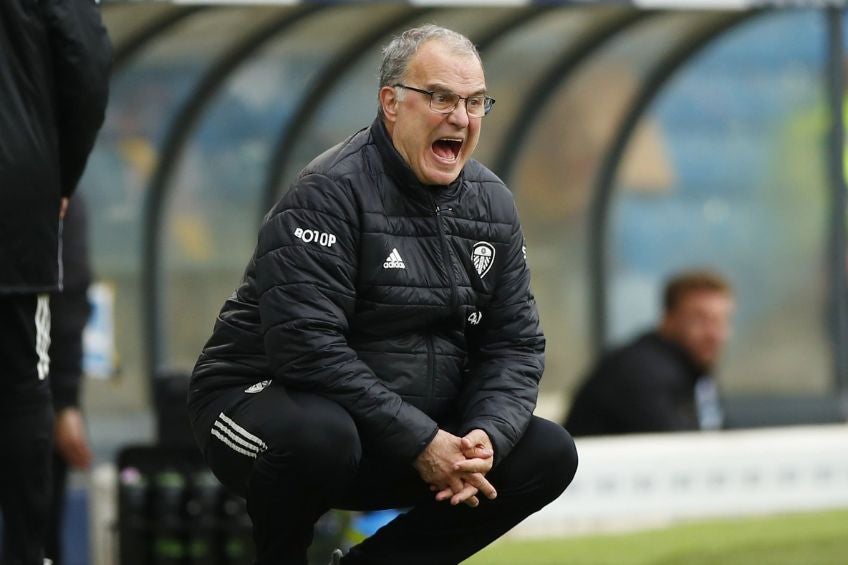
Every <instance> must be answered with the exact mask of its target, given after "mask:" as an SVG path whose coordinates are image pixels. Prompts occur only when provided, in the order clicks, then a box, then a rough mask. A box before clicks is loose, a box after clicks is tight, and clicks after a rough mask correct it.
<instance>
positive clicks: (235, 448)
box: [212, 428, 257, 459]
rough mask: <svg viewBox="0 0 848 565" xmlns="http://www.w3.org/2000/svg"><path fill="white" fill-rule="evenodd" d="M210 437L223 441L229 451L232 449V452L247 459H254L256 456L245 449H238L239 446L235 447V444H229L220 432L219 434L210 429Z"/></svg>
mask: <svg viewBox="0 0 848 565" xmlns="http://www.w3.org/2000/svg"><path fill="white" fill-rule="evenodd" d="M212 435H213V436H215V437H216V438H218V439H220V440H221V441H223V442H224V444H225V445H226V446H227V447H229V448H230V449H232V450H233V451H235V452H237V453H241V454H242V455H247V456H248V457H252V458H253V459H256V455H257V454H256V453H254V452H252V451H248V450H246V449H242V448H240V447H239V446H237V445H236V444H234V443H233V442H231V441H230V440H229V439H228V438H227V437H226V436H224V435H223V434H222V433H221V432H219V431H218V430H216V429H215V428H212Z"/></svg>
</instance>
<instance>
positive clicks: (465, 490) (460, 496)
mask: <svg viewBox="0 0 848 565" xmlns="http://www.w3.org/2000/svg"><path fill="white" fill-rule="evenodd" d="M475 494H477V487H475V486H474V485H472V484H471V483H465V485H464V486H463V487H462V490H460V491H459V492H457V493H456V494H454V495H453V496H452V497H451V499H450V503H451V504H452V505H453V506H456V505H457V504H460V503H462V502H466V501H468V500H470V499H471V497H472V496H474V495H475ZM479 503H480V501H479V500H478V501H477V504H479ZM475 506H476V504H475Z"/></svg>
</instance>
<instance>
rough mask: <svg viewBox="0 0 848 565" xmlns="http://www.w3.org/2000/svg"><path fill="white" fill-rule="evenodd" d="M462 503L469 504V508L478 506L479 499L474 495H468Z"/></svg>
mask: <svg viewBox="0 0 848 565" xmlns="http://www.w3.org/2000/svg"><path fill="white" fill-rule="evenodd" d="M463 504H465V505H466V506H470V507H471V508H477V507H478V506H480V499H479V498H477V497H476V496H469V497H468V498H466V499H465V500H464V501H463Z"/></svg>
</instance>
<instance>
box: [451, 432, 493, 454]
mask: <svg viewBox="0 0 848 565" xmlns="http://www.w3.org/2000/svg"><path fill="white" fill-rule="evenodd" d="M460 445H461V448H462V454H463V455H465V457H467V458H469V459H489V458H491V457H492V456H494V454H495V452H494V451H492V450H491V449H489V448H488V447H486V446H485V445H483V444H482V443H476V444H475V443H473V442H472V441H471V440H470V439H469V438H468V437H467V436H466V437H464V438H462V443H461V444H460Z"/></svg>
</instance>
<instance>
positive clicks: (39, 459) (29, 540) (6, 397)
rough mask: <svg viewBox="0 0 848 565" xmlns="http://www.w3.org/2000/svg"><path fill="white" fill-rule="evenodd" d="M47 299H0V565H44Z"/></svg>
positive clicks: (49, 438)
mask: <svg viewBox="0 0 848 565" xmlns="http://www.w3.org/2000/svg"><path fill="white" fill-rule="evenodd" d="M49 335H50V313H49V306H48V300H47V297H46V295H43V296H36V295H34V294H32V295H0V513H2V515H3V536H2V537H3V542H2V544H0V545H2V552H0V563H2V565H42V564H43V562H44V536H45V532H46V529H47V523H48V512H49V508H50V485H51V483H50V475H51V470H50V457H51V455H52V451H53V449H52V446H53V406H52V404H51V402H50V389H49V386H48V381H47V378H48V377H47V371H48V369H49V361H48V359H47V355H46V352H47V347H48V346H49V343H50V340H49Z"/></svg>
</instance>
